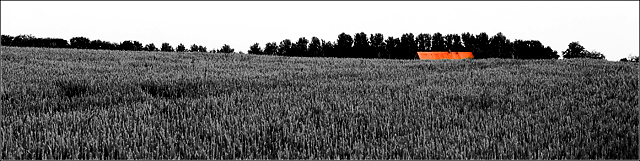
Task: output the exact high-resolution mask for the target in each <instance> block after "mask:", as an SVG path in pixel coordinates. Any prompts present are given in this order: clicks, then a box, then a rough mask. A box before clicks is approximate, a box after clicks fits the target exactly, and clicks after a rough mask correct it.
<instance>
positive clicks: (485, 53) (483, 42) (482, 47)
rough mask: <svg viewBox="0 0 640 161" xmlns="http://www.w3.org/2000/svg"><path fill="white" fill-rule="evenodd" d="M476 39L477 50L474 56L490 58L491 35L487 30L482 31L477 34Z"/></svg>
mask: <svg viewBox="0 0 640 161" xmlns="http://www.w3.org/2000/svg"><path fill="white" fill-rule="evenodd" d="M475 40H476V41H475V45H474V47H475V50H474V51H473V56H474V58H480V59H483V58H490V55H489V54H490V53H489V52H490V50H489V48H491V47H490V46H489V35H487V33H485V32H481V33H480V34H478V35H477V36H476V39H475Z"/></svg>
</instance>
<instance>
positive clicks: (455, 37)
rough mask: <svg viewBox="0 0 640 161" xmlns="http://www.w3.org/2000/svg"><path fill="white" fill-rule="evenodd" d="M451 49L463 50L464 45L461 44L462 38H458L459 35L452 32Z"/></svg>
mask: <svg viewBox="0 0 640 161" xmlns="http://www.w3.org/2000/svg"><path fill="white" fill-rule="evenodd" d="M451 50H453V51H463V50H464V46H463V45H462V39H461V38H460V35H458V34H453V48H452V49H451Z"/></svg>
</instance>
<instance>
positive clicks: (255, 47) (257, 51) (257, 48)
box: [247, 43, 262, 55]
mask: <svg viewBox="0 0 640 161" xmlns="http://www.w3.org/2000/svg"><path fill="white" fill-rule="evenodd" d="M247 53H249V54H256V55H262V49H261V48H260V44H258V43H255V44H253V45H251V46H249V51H247Z"/></svg>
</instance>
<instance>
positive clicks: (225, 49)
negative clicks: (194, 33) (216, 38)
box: [218, 44, 234, 53]
mask: <svg viewBox="0 0 640 161" xmlns="http://www.w3.org/2000/svg"><path fill="white" fill-rule="evenodd" d="M233 51H234V49H233V48H231V46H229V45H227V44H224V45H223V46H222V47H220V50H218V53H233Z"/></svg>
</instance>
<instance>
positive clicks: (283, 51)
mask: <svg viewBox="0 0 640 161" xmlns="http://www.w3.org/2000/svg"><path fill="white" fill-rule="evenodd" d="M292 46H293V44H292V43H291V40H289V39H284V40H282V41H280V45H279V46H278V54H277V55H282V56H291V55H293V53H292V52H293V51H292V50H291V48H292Z"/></svg>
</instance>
